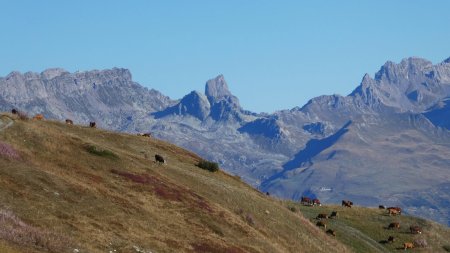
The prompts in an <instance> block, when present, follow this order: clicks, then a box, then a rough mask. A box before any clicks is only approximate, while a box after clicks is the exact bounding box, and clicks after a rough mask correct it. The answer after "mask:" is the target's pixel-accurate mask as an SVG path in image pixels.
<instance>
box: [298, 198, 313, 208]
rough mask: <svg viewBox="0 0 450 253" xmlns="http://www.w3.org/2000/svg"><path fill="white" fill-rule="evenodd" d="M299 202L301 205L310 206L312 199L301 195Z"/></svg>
mask: <svg viewBox="0 0 450 253" xmlns="http://www.w3.org/2000/svg"><path fill="white" fill-rule="evenodd" d="M300 203H302V204H303V205H306V206H311V205H312V200H311V199H310V198H308V197H302V199H301V201H300Z"/></svg>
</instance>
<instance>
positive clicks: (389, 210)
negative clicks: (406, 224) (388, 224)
mask: <svg viewBox="0 0 450 253" xmlns="http://www.w3.org/2000/svg"><path fill="white" fill-rule="evenodd" d="M388 213H389V216H391V215H394V216H397V215H400V214H401V213H400V211H399V210H397V209H388Z"/></svg>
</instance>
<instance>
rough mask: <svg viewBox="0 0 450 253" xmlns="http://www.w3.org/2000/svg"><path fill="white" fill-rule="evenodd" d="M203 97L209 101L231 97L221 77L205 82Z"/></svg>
mask: <svg viewBox="0 0 450 253" xmlns="http://www.w3.org/2000/svg"><path fill="white" fill-rule="evenodd" d="M205 95H206V96H207V97H208V99H209V100H210V101H211V100H215V101H217V100H220V99H222V98H225V97H227V96H232V94H231V92H230V91H229V90H228V85H227V82H226V81H225V78H224V76H223V75H218V76H217V77H216V78H214V79H210V80H208V81H207V82H206V87H205Z"/></svg>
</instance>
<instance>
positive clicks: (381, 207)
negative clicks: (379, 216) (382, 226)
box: [378, 205, 386, 209]
mask: <svg viewBox="0 0 450 253" xmlns="http://www.w3.org/2000/svg"><path fill="white" fill-rule="evenodd" d="M378 209H386V207H385V206H383V205H379V206H378Z"/></svg>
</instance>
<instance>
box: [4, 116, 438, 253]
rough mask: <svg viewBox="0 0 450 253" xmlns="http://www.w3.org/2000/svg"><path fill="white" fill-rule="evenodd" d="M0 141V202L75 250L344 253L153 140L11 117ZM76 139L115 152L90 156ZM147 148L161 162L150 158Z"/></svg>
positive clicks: (276, 206)
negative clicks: (7, 149)
mask: <svg viewBox="0 0 450 253" xmlns="http://www.w3.org/2000/svg"><path fill="white" fill-rule="evenodd" d="M0 141H2V142H3V143H7V144H8V145H10V146H11V147H12V148H14V149H15V150H16V151H17V152H18V153H19V154H20V155H21V159H20V160H11V159H1V158H0V201H1V203H2V204H3V205H4V206H7V207H11V208H12V210H14V213H15V215H16V216H17V217H20V218H21V219H22V220H24V221H26V222H27V224H30V226H32V227H36V228H48V229H49V230H51V231H61V232H60V233H63V234H65V235H66V236H67V237H68V238H70V239H71V240H72V241H73V242H74V245H73V247H74V248H78V249H80V250H81V252H94V253H95V252H108V251H109V250H114V249H115V250H117V251H116V252H133V250H134V249H133V246H138V247H139V248H142V249H146V250H147V251H150V250H151V251H153V252H196V251H197V252H201V251H205V252H208V251H213V252H349V251H350V250H349V249H348V248H347V247H346V246H344V244H342V243H341V242H340V241H339V238H340V237H339V236H340V235H339V231H338V234H337V237H336V238H337V239H338V240H336V239H335V238H332V237H330V236H328V235H326V234H325V233H324V231H323V230H320V229H318V228H316V227H315V226H314V225H313V224H312V223H311V222H310V221H309V219H306V218H304V217H303V216H302V214H301V213H300V212H293V211H291V210H289V209H288V208H286V203H285V202H283V201H280V200H277V199H274V198H271V197H268V196H266V195H265V194H262V193H260V192H258V191H257V190H255V189H253V188H252V187H250V186H248V185H246V184H244V183H243V182H241V180H240V179H239V178H237V177H234V176H230V175H228V174H226V173H225V172H223V171H218V172H215V173H211V172H209V171H206V170H203V169H200V168H198V167H197V166H196V164H197V163H198V162H199V161H200V160H201V158H200V157H198V156H197V155H195V154H193V153H191V152H188V151H186V150H184V149H181V148H179V147H176V146H174V145H171V144H168V143H165V142H162V141H159V140H156V139H153V138H142V137H139V136H134V135H128V134H122V133H114V132H109V131H104V130H101V129H93V128H88V127H83V126H77V125H66V124H64V123H59V122H52V121H47V120H43V121H16V122H15V124H14V125H13V126H11V127H9V128H7V129H5V130H3V131H2V132H0ZM86 143H89V145H93V146H95V147H98V148H99V149H97V148H96V150H108V151H110V152H111V153H113V154H115V155H116V156H117V157H118V158H111V157H108V156H103V155H96V154H92V153H90V152H89V151H88V150H86ZM155 154H161V155H162V156H163V157H164V158H166V159H167V161H168V163H167V164H166V165H159V164H158V163H155V162H154V161H153V157H154V155H155ZM289 206H290V207H295V208H296V209H297V210H298V209H301V207H298V206H296V205H294V204H292V205H289ZM238 211H239V212H238ZM266 211H267V212H266ZM316 215H317V214H316ZM355 226H356V225H355ZM427 241H428V243H429V244H430V245H433V240H431V239H428V238H427ZM343 242H345V243H349V242H348V241H343ZM352 248H353V249H354V247H352ZM214 250H215V251H214Z"/></svg>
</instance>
